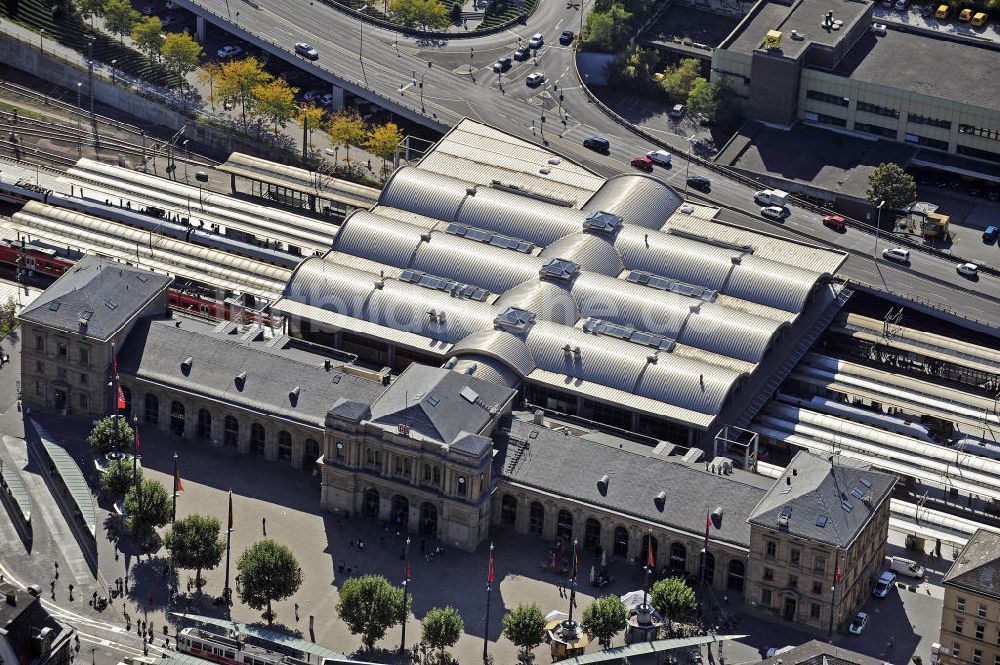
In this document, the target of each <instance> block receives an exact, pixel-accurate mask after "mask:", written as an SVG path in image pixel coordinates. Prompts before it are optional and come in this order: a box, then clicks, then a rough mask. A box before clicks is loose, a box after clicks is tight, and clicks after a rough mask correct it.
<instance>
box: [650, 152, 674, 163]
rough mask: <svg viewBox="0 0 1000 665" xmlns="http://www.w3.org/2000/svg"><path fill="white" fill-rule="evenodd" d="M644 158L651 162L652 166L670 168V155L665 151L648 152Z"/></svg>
mask: <svg viewBox="0 0 1000 665" xmlns="http://www.w3.org/2000/svg"><path fill="white" fill-rule="evenodd" d="M646 157H649V158H650V159H651V160H653V163H654V164H659V165H660V166H670V153H669V152H667V151H666V150H650V151H649V152H647V153H646Z"/></svg>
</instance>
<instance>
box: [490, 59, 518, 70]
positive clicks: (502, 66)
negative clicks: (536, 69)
mask: <svg viewBox="0 0 1000 665" xmlns="http://www.w3.org/2000/svg"><path fill="white" fill-rule="evenodd" d="M513 66H514V62H513V61H512V60H511V59H510V58H500V59H499V60H497V61H496V62H494V63H493V71H494V72H496V73H497V74H502V73H504V72H505V71H507V70H508V69H510V68H511V67H513Z"/></svg>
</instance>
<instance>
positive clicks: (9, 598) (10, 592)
mask: <svg viewBox="0 0 1000 665" xmlns="http://www.w3.org/2000/svg"><path fill="white" fill-rule="evenodd" d="M4 600H5V601H6V602H7V604H8V605H11V606H13V607H17V590H16V589H15V588H14V587H13V586H9V587H5V588H4Z"/></svg>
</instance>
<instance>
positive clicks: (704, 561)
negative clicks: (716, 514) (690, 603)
mask: <svg viewBox="0 0 1000 665" xmlns="http://www.w3.org/2000/svg"><path fill="white" fill-rule="evenodd" d="M710 526H712V514H711V513H710V512H708V510H705V545H704V546H703V547H702V548H701V575H700V577H701V582H700V584H701V586H705V572H706V570H707V568H708V529H709V527H710Z"/></svg>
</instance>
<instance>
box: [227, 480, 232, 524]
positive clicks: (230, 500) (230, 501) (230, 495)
mask: <svg viewBox="0 0 1000 665" xmlns="http://www.w3.org/2000/svg"><path fill="white" fill-rule="evenodd" d="M226 528H227V529H229V530H230V531H232V530H233V490H229V526H227V527H226Z"/></svg>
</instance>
